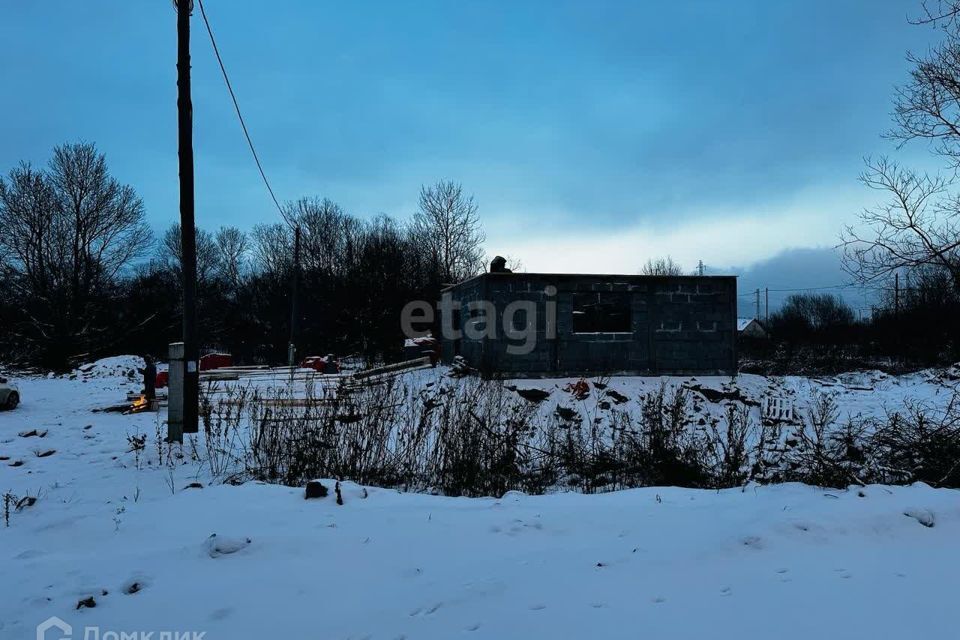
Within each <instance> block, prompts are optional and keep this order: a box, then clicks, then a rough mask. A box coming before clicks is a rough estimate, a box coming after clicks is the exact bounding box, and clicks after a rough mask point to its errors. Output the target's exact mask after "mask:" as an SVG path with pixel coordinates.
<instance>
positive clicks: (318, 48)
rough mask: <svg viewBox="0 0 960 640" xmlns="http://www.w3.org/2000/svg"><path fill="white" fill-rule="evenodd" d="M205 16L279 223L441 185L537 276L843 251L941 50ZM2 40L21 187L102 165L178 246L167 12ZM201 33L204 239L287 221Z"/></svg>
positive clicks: (340, 9)
mask: <svg viewBox="0 0 960 640" xmlns="http://www.w3.org/2000/svg"><path fill="white" fill-rule="evenodd" d="M205 6H206V8H207V11H208V15H209V17H210V19H211V22H212V24H213V27H214V29H215V32H216V35H217V37H218V40H219V44H220V47H221V52H222V53H223V55H224V58H225V61H226V64H227V66H228V70H229V71H230V73H231V76H232V80H233V82H234V86H235V89H236V91H237V93H238V96H239V99H240V102H241V107H242V108H243V110H244V115H245V117H246V118H247V121H248V124H249V126H250V128H251V132H252V134H253V137H254V140H255V142H256V144H257V147H258V149H259V151H260V153H261V157H262V160H263V162H264V166H265V168H266V170H267V173H268V175H269V177H270V178H271V181H272V183H273V186H274V188H275V191H276V192H277V195H278V197H280V198H281V200H286V199H294V198H297V197H300V196H304V195H320V196H326V197H330V198H331V199H333V200H335V201H337V202H339V203H341V205H342V206H344V208H345V209H346V210H348V211H349V212H352V213H355V214H357V215H361V216H371V215H375V214H377V213H380V212H384V213H388V214H390V215H393V216H396V217H398V218H405V217H407V216H409V215H410V214H411V213H412V212H413V210H414V208H415V205H416V197H417V193H418V190H419V188H420V185H421V184H422V183H427V182H431V181H435V180H436V179H438V178H451V179H455V180H458V181H461V182H462V183H463V184H464V187H465V188H466V189H467V190H468V191H470V192H472V193H474V194H475V195H476V199H477V202H478V204H479V206H480V212H481V215H482V217H483V219H484V222H485V226H486V230H487V235H488V238H489V241H488V250H489V251H490V253H503V254H510V255H512V256H515V257H517V258H520V259H521V260H522V261H523V263H524V265H525V266H526V268H527V269H528V270H532V271H537V270H539V271H547V270H573V269H577V270H585V271H622V272H627V273H633V272H636V271H637V270H638V269H639V267H640V265H641V264H642V263H643V262H644V261H645V260H646V259H647V258H648V257H651V256H656V255H664V254H668V253H669V254H671V255H672V256H674V257H675V258H676V259H678V260H679V261H680V262H681V263H683V264H684V265H685V266H687V267H688V268H692V267H693V266H695V264H696V260H697V259H703V260H704V261H705V262H706V263H708V264H709V265H711V266H716V267H717V268H718V269H721V270H727V269H732V268H735V267H736V268H739V269H740V270H742V269H749V268H750V267H751V265H758V264H764V265H768V266H769V264H770V261H771V260H775V258H776V257H777V256H778V255H780V254H781V252H783V251H785V250H788V249H791V248H793V249H796V248H805V247H806V248H810V247H825V246H831V245H833V244H835V243H836V239H837V233H838V231H839V227H840V225H841V224H842V223H843V222H847V221H852V220H853V217H854V215H855V213H856V211H857V210H858V209H859V208H861V207H862V206H864V205H866V204H870V202H872V199H873V198H874V197H875V194H872V193H869V192H867V191H866V190H865V189H864V188H863V187H861V186H860V185H859V184H858V183H857V181H856V177H857V174H858V173H859V171H860V170H861V167H862V157H863V156H865V155H869V154H877V153H889V152H892V151H894V149H893V146H892V144H891V143H889V142H887V141H884V140H882V139H881V138H880V133H881V132H882V131H884V130H885V129H887V128H888V127H889V124H890V120H889V112H890V109H891V101H890V97H891V91H892V88H893V86H894V85H895V84H896V83H898V82H901V81H903V80H904V79H905V78H906V77H907V72H908V66H907V63H906V61H905V59H904V56H905V52H906V50H907V49H913V50H923V49H924V48H925V47H927V46H928V45H929V44H930V43H932V42H933V41H934V40H935V37H936V35H935V33H934V32H933V31H932V30H931V29H929V28H921V27H914V26H910V25H908V24H907V22H906V17H907V16H908V14H910V13H911V12H914V11H916V8H917V5H916V4H915V3H913V2H899V1H895V0H890V1H884V2H876V1H875V0H874V1H871V0H863V1H857V0H844V1H840V2H827V1H826V0H804V1H799V0H798V1H795V2H787V1H785V0H784V1H777V2H770V1H763V2H761V1H756V2H754V1H750V2H746V1H743V2H741V1H728V2H721V1H715V2H707V1H701V2H669V3H668V2H640V1H634V2H586V1H581V2H534V1H530V0H526V1H520V2H484V1H471V2H467V1H462V2H454V1H447V2H419V1H410V2H396V1H393V2H356V3H342V2H341V3H334V2H320V1H314V0H284V1H283V2H273V3H264V2H252V1H246V0H207V1H206V3H205ZM2 15H3V19H2V20H0V53H2V57H3V60H4V61H5V64H4V73H3V77H4V92H3V95H4V99H3V100H2V101H0V123H2V124H0V127H2V136H0V139H2V141H3V142H2V144H0V170H3V171H4V172H5V171H6V170H8V169H9V168H10V167H12V166H13V165H14V164H15V163H16V162H18V161H20V160H30V161H33V162H35V163H43V162H45V161H46V159H47V157H48V155H49V150H50V149H51V148H52V147H53V146H54V145H55V144H58V143H60V142H65V141H73V140H88V141H94V142H96V143H97V144H98V146H99V147H100V149H101V150H102V151H104V152H105V153H106V154H107V158H108V161H109V162H110V164H111V167H112V169H113V172H114V173H115V174H116V175H117V176H118V177H119V178H120V179H121V180H123V181H125V182H128V183H130V184H132V185H134V186H135V187H136V188H137V189H138V191H139V192H140V193H141V195H142V196H143V198H144V201H145V203H146V205H147V208H148V213H149V218H150V221H151V223H153V224H154V225H155V226H156V227H157V228H158V229H159V228H162V227H164V226H166V225H167V224H169V223H171V222H173V221H175V220H176V219H177V216H178V210H177V203H178V196H177V164H176V163H177V156H176V111H175V97H176V87H175V79H176V78H175V66H174V63H175V45H176V39H175V12H174V10H173V8H172V7H171V3H170V2H169V0H128V1H124V2H121V1H119V0H114V1H107V0H87V1H85V2H76V1H72V0H46V1H44V2H6V3H4V5H3V7H2ZM193 29H194V39H193V49H194V87H193V99H194V110H195V151H196V162H197V165H196V175H197V216H198V224H200V225H201V226H204V227H208V228H215V227H217V226H219V225H222V224H234V225H237V226H240V227H242V228H249V227H251V226H253V225H254V224H256V223H257V222H261V221H267V222H270V221H274V220H276V219H277V215H276V211H275V210H274V208H273V205H272V203H271V201H270V200H269V197H268V196H267V194H266V191H265V189H264V188H263V186H262V184H261V183H260V181H259V177H258V175H257V173H256V169H255V166H254V164H253V162H252V159H251V158H250V156H249V153H248V151H247V149H246V146H245V145H246V143H245V142H244V140H243V138H242V135H241V132H240V129H239V126H238V124H237V121H236V118H235V116H234V114H233V112H232V106H231V104H230V102H229V98H228V94H227V92H226V90H225V88H224V86H223V81H222V79H221V77H220V75H219V71H218V69H217V67H216V66H215V64H216V63H215V60H214V57H213V54H212V51H211V48H210V45H209V42H208V41H207V37H206V33H205V32H204V31H203V26H202V22H201V21H200V19H199V12H197V14H196V15H195V17H194V20H193ZM901 156H903V157H907V158H908V159H916V160H918V161H920V160H921V159H922V158H924V157H925V149H923V148H922V147H915V148H908V149H907V150H905V151H904V152H901ZM815 254H816V252H810V255H815ZM792 255H793V258H796V255H798V254H796V253H794V254H792ZM804 255H806V254H804ZM790 264H793V262H791V263H790ZM574 265H578V266H576V267H575V266H574ZM793 271H797V269H796V268H795V267H794V268H793ZM799 271H801V272H802V271H803V270H802V269H801V270H799ZM792 275H793V276H798V277H799V280H800V281H803V283H804V284H807V285H809V286H819V285H821V284H833V283H826V282H824V283H820V282H812V281H804V279H803V274H802V273H793V274H792ZM787 276H791V274H789V273H788V274H786V275H779V276H777V277H778V278H780V279H781V280H782V279H784V278H785V277H787ZM791 277H792V276H791ZM811 277H812V276H811ZM816 277H817V278H827V279H829V278H828V277H827V275H826V274H822V273H818V275H817V276H816ZM836 277H837V278H839V277H841V276H840V274H837V275H836ZM772 278H773V276H770V277H769V278H767V280H770V279H772ZM794 279H796V278H794ZM760 280H763V278H762V277H761V278H760ZM766 284H767V286H778V285H782V283H781V282H768V283H766ZM758 286H762V284H761V285H758Z"/></svg>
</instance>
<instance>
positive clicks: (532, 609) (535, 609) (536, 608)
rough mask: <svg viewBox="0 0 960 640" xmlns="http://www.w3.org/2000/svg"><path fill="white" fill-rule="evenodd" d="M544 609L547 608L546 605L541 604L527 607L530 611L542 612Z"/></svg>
mask: <svg viewBox="0 0 960 640" xmlns="http://www.w3.org/2000/svg"><path fill="white" fill-rule="evenodd" d="M546 608H547V605H545V604H543V603H537V604H532V605H530V607H529V609H530V611H543V610H544V609H546Z"/></svg>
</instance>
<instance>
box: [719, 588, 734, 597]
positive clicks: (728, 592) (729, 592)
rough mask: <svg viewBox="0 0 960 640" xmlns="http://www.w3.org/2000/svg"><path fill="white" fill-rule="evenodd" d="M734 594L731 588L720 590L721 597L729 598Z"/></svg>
mask: <svg viewBox="0 0 960 640" xmlns="http://www.w3.org/2000/svg"><path fill="white" fill-rule="evenodd" d="M732 594H733V589H731V588H730V587H723V588H721V589H720V595H722V596H729V595H732Z"/></svg>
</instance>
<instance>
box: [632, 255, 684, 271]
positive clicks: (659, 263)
mask: <svg viewBox="0 0 960 640" xmlns="http://www.w3.org/2000/svg"><path fill="white" fill-rule="evenodd" d="M640 273H641V275H645V276H682V275H683V267H681V266H680V265H679V264H678V263H676V262H674V261H673V258H671V257H670V256H667V257H666V258H657V259H656V260H654V259H653V258H650V259H649V260H647V263H646V264H645V265H643V267H641V268H640Z"/></svg>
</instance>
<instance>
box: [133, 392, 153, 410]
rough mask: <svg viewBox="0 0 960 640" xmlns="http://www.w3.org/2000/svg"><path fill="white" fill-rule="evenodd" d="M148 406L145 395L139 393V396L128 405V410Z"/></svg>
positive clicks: (144, 408) (143, 408)
mask: <svg viewBox="0 0 960 640" xmlns="http://www.w3.org/2000/svg"><path fill="white" fill-rule="evenodd" d="M149 406H150V402H149V401H148V400H147V396H145V395H141V396H140V397H139V398H137V399H136V400H134V401H133V404H131V405H130V411H144V410H146V409H147V407H149Z"/></svg>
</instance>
